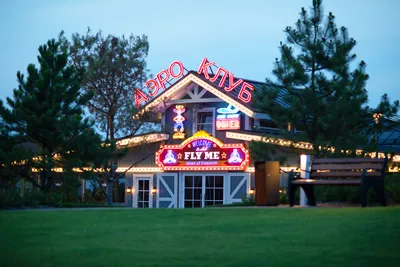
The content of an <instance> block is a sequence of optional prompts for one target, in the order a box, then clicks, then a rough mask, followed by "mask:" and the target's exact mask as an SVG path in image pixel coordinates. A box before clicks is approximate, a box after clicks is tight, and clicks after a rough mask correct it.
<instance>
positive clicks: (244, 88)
mask: <svg viewBox="0 0 400 267" xmlns="http://www.w3.org/2000/svg"><path fill="white" fill-rule="evenodd" d="M213 68H214V69H216V72H215V74H210V72H211V73H214V72H213ZM184 70H185V68H184V67H183V64H182V62H180V61H174V62H172V63H171V64H170V65H169V67H168V68H167V69H164V70H162V71H160V72H159V73H157V75H156V77H155V78H153V79H150V80H148V81H147V82H146V84H145V87H144V88H143V89H145V88H147V93H145V92H144V91H143V89H142V90H139V89H135V104H136V107H137V108H139V107H140V105H141V104H142V103H143V104H146V103H147V102H148V101H149V100H150V99H151V98H152V97H154V96H156V95H157V94H158V93H159V92H160V91H162V90H166V89H168V88H167V87H168V84H170V82H171V81H173V80H176V79H179V78H181V77H182V76H183V75H184ZM197 73H198V74H200V75H202V76H203V77H204V78H206V79H207V80H209V81H210V82H213V83H214V82H216V81H218V79H219V82H218V87H219V88H220V89H222V90H224V91H226V92H232V91H233V90H235V89H238V90H239V93H238V95H237V98H238V99H239V100H240V101H242V102H244V103H249V102H250V101H251V97H252V91H253V90H254V87H253V85H251V84H249V83H248V82H245V81H243V80H242V79H236V78H235V76H234V75H233V73H232V72H230V71H228V70H226V69H225V68H222V67H217V66H216V65H215V62H210V61H208V59H207V58H203V60H202V61H201V63H200V66H199V68H198V70H197ZM239 88H240V89H239Z"/></svg>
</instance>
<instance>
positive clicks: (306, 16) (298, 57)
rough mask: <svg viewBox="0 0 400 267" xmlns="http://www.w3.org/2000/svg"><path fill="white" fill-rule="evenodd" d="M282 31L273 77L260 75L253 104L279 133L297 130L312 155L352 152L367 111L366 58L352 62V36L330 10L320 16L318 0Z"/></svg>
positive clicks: (359, 141)
mask: <svg viewBox="0 0 400 267" xmlns="http://www.w3.org/2000/svg"><path fill="white" fill-rule="evenodd" d="M284 32H285V33H286V42H285V43H281V44H280V46H279V50H280V54H281V56H280V58H279V59H278V58H277V59H276V61H275V64H274V69H273V75H274V78H275V79H274V80H272V79H266V86H265V87H264V89H263V90H262V91H261V92H260V93H258V94H257V97H255V98H254V99H255V101H254V103H253V104H254V105H255V107H257V108H258V109H259V110H261V111H263V112H265V113H267V114H269V115H270V116H271V118H272V120H273V121H274V122H275V123H276V124H277V125H278V126H279V127H280V128H281V129H283V134H284V135H287V136H290V135H291V134H292V133H293V129H297V130H298V131H299V132H300V134H299V133H298V134H297V135H296V137H297V138H298V139H300V140H302V141H307V142H310V143H311V144H313V148H314V152H315V154H316V155H319V156H321V155H324V154H325V153H326V150H324V149H323V148H324V147H335V149H336V151H341V150H342V149H343V150H352V151H354V150H355V148H357V146H359V145H362V144H365V143H366V142H367V141H368V140H367V135H366V132H367V128H368V125H369V122H370V121H371V120H372V114H371V109H370V108H369V107H368V106H367V102H368V95H367V90H366V82H367V80H368V74H367V73H366V71H365V68H366V63H365V62H364V61H360V62H359V63H358V64H356V63H355V60H356V54H354V53H353V49H354V47H355V46H356V41H355V40H354V39H353V38H351V37H349V34H348V31H347V29H346V28H345V27H340V28H338V27H337V26H336V23H335V17H334V15H333V14H332V13H329V14H328V16H327V17H325V16H324V12H323V7H322V0H313V2H312V7H311V10H310V12H307V11H306V10H305V9H304V8H302V10H301V12H300V18H299V19H298V20H297V22H296V24H295V26H294V27H290V26H288V27H286V29H285V30H284ZM353 66H355V68H354V67H353ZM384 115H385V114H384ZM288 124H290V125H291V127H290V128H291V130H288ZM296 137H293V136H292V138H293V139H296ZM321 148H322V149H321Z"/></svg>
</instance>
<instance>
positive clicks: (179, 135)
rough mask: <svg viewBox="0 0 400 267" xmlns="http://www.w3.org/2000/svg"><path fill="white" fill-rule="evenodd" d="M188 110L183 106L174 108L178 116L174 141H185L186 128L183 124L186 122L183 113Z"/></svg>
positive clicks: (175, 120) (176, 117) (175, 119)
mask: <svg viewBox="0 0 400 267" xmlns="http://www.w3.org/2000/svg"><path fill="white" fill-rule="evenodd" d="M185 110H186V108H185V107H184V106H182V105H176V106H175V108H174V112H175V113H176V116H175V117H174V119H173V120H174V122H175V124H174V132H175V133H174V135H173V136H172V138H174V139H185V133H184V131H185V127H184V126H183V122H184V121H185V117H183V116H182V113H183V112H185Z"/></svg>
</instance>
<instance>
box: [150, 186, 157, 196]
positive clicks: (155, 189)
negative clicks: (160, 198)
mask: <svg viewBox="0 0 400 267" xmlns="http://www.w3.org/2000/svg"><path fill="white" fill-rule="evenodd" d="M151 193H152V194H153V195H154V194H155V193H157V188H155V187H153V188H152V189H151Z"/></svg>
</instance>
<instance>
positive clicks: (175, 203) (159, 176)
mask: <svg viewBox="0 0 400 267" xmlns="http://www.w3.org/2000/svg"><path fill="white" fill-rule="evenodd" d="M163 176H173V177H174V191H173V192H172V190H171V188H170V187H169V185H168V184H167V183H166V182H165V180H164V177H163ZM156 179H157V180H156V183H157V194H156V207H157V208H159V207H160V201H171V203H170V204H169V205H168V208H172V207H174V208H177V207H178V191H177V190H178V174H177V173H162V174H160V173H159V174H157V178H156ZM160 184H162V185H163V186H164V188H165V189H166V190H167V192H168V194H169V195H170V196H171V197H160Z"/></svg>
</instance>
